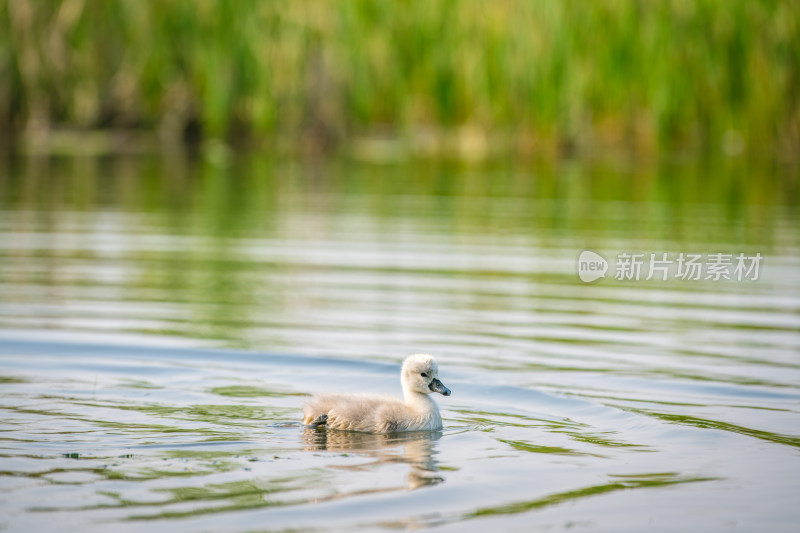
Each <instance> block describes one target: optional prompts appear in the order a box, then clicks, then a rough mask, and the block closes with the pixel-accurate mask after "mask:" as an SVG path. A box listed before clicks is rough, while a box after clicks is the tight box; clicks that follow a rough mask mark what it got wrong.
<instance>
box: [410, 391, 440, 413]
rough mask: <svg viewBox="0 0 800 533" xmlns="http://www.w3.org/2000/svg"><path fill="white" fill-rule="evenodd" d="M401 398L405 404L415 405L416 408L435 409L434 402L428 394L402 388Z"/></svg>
mask: <svg viewBox="0 0 800 533" xmlns="http://www.w3.org/2000/svg"><path fill="white" fill-rule="evenodd" d="M403 400H405V403H406V405H409V406H413V407H416V408H418V409H420V408H421V409H433V410H436V402H434V401H433V398H431V397H430V394H425V393H422V392H417V391H415V390H410V389H406V388H403Z"/></svg>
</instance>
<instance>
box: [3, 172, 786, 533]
mask: <svg viewBox="0 0 800 533" xmlns="http://www.w3.org/2000/svg"><path fill="white" fill-rule="evenodd" d="M37 164H44V163H42V162H39V163H37ZM107 164H108V163H103V162H95V165H96V166H92V164H89V163H86V162H85V161H84V162H82V163H81V162H74V163H72V164H67V165H62V164H57V163H54V162H51V163H49V164H48V165H49V166H48V165H45V166H46V168H47V172H43V171H41V169H39V170H36V168H34V167H36V165H34V164H31V168H28V167H25V166H24V165H22V166H21V167H19V168H16V170H14V172H11V173H9V174H7V175H2V174H0V189H2V190H3V191H6V192H8V194H7V195H5V196H2V195H0V420H2V423H0V530H2V531H43V532H46V531H98V532H99V531H103V532H106V531H129V530H130V531H141V530H143V529H145V528H147V529H148V530H153V531H169V532H170V533H177V532H181V531H186V532H189V531H191V532H194V531H232V532H234V531H235V532H246V531H262V530H263V531H288V530H292V531H358V530H364V531H373V530H396V529H426V528H434V527H435V528H436V530H437V531H471V530H484V529H486V528H491V529H493V530H497V531H504V530H526V531H560V530H566V529H586V530H591V531H641V530H644V529H651V530H660V531H676V530H693V531H700V530H702V531H717V530H720V531H724V530H745V531H754V530H757V531H793V530H794V528H795V527H796V524H797V522H798V519H800V514H799V513H798V507H797V501H798V497H799V496H800V357H798V354H799V353H800V333H798V332H800V274H799V273H800V238H798V228H799V227H800V225H798V218H797V215H796V212H795V211H794V207H793V206H792V205H791V203H789V205H787V203H786V202H785V200H783V199H781V197H780V196H779V195H778V196H775V197H770V196H768V195H767V196H764V195H761V196H758V195H756V194H750V193H753V191H750V193H748V194H744V195H737V194H730V195H729V196H728V198H733V199H734V200H731V202H733V203H729V202H723V201H720V202H715V201H713V200H707V199H705V200H703V201H700V199H698V198H694V199H693V198H691V187H689V186H687V188H686V189H684V190H682V192H680V191H679V192H680V194H686V195H689V198H688V199H686V198H680V199H679V200H678V201H676V200H675V198H673V196H672V195H673V194H678V193H676V192H675V191H671V189H669V188H660V187H658V186H655V185H654V186H653V188H652V189H648V188H647V185H648V184H649V183H650V182H648V181H647V179H649V178H646V177H645V178H643V177H641V176H640V177H637V178H635V179H634V178H630V177H626V175H625V174H624V173H611V175H612V177H611V178H604V177H602V176H599V177H598V176H597V175H593V174H591V173H584V172H582V171H576V172H575V173H570V172H571V171H570V172H566V171H564V172H565V173H564V174H562V173H561V171H554V174H553V175H552V176H550V175H548V174H547V173H546V172H544V173H543V174H541V175H537V176H536V178H535V179H534V180H533V181H526V180H527V178H525V179H520V180H519V181H515V179H516V178H515V179H510V180H509V181H507V182H506V181H502V180H500V181H499V182H493V181H491V180H477V181H476V180H475V176H474V172H473V171H465V170H457V169H456V170H453V169H450V170H447V171H446V172H444V171H443V173H444V175H445V176H444V177H445V178H446V179H444V178H443V179H441V180H439V181H436V180H432V181H425V179H427V178H425V179H418V180H417V179H413V178H408V181H407V182H404V183H407V184H408V190H404V189H402V190H401V188H399V187H393V186H391V185H387V183H389V182H388V181H386V180H383V181H376V179H375V175H374V170H372V171H365V170H363V169H361V168H360V167H358V168H350V167H347V168H345V170H339V171H333V170H331V171H330V172H331V173H332V174H331V175H327V176H326V177H322V178H321V177H320V176H318V175H317V174H315V172H319V170H315V171H308V170H298V169H297V168H295V167H292V166H288V167H285V168H283V167H280V168H277V169H276V168H273V167H271V166H266V167H261V166H259V164H256V163H252V166H246V165H245V166H244V167H235V168H234V169H228V170H227V171H224V170H220V169H213V168H210V169H209V168H206V167H201V168H199V169H194V170H185V169H184V170H181V171H176V170H175V169H171V170H170V172H173V171H174V172H176V173H177V174H175V175H173V174H170V173H168V172H166V171H165V170H164V169H161V168H160V167H158V166H156V167H152V166H148V165H151V164H152V163H147V161H144V162H142V161H139V162H130V161H129V162H127V163H121V162H117V163H114V164H113V165H111V167H109V168H110V170H109V168H107V167H106V166H105V165H107ZM87 165H88V166H87ZM114 165H119V166H114ZM37 168H38V167H37ZM153 168H155V170H153ZM106 171H107V172H106ZM182 172H185V173H186V174H185V175H184V174H182ZM336 172H342V173H343V175H344V176H345V177H342V176H339V175H338V174H336ZM393 172H398V171H396V170H391V169H388V170H386V173H388V174H392V173H393ZM509 175H510V176H512V177H513V176H514V174H513V172H511V173H510V174H509ZM42 176H47V177H42ZM134 178H136V179H134ZM672 178H674V176H670V179H671V180H672ZM626 179H631V180H632V181H631V182H630V183H629V184H628V185H629V186H620V182H625V180H626ZM58 180H60V181H58ZM570 180H572V181H570ZM604 180H608V181H604ZM675 180H677V182H678V183H680V177H677V178H675V179H674V180H672V181H668V183H670V184H674V183H675ZM723 181H724V180H723ZM729 181H730V184H731V185H730V186H731V187H734V186H736V187H743V188H746V187H752V186H753V185H752V184H750V182H749V181H746V180H743V181H741V182H739V181H736V179H734V178H730V180H729ZM689 182H691V180H689ZM498 183H499V184H498ZM528 183H533V184H534V185H530V187H531V189H530V190H525V187H524V186H527V185H525V184H528ZM565 183H566V184H569V183H572V184H573V185H571V186H567V185H565ZM655 183H656V184H658V183H662V182H661V181H658V179H656V182H655ZM726 183H727V182H726ZM476 184H478V185H476ZM480 184H484V185H480ZM598 184H599V185H598ZM572 186H574V187H575V188H574V189H573V188H570V187H572ZM671 186H672V185H671ZM675 186H676V187H677V186H678V185H675ZM448 187H449V188H448ZM481 187H486V189H481ZM504 187H505V189H504ZM565 187H566V188H565ZM515 188H517V189H520V188H521V189H523V190H521V192H520V191H517V190H515ZM737 190H738V189H737ZM76 191H77V192H76ZM576 191H578V192H576ZM581 191H591V194H590V193H586V194H584V193H583V192H581ZM660 191H667V192H663V193H662V192H660ZM670 191H671V192H670ZM687 191H688V192H687ZM662 194H663V196H660V195H662ZM776 194H777V193H776ZM642 195H643V196H642ZM752 198H755V200H751V199H752ZM737 199H738V200H737ZM765 206H766V207H765ZM586 248H589V249H593V250H596V251H598V252H601V253H603V254H605V255H606V256H607V257H613V256H614V255H615V254H617V253H619V252H620V251H626V250H627V251H641V252H668V253H671V254H677V253H679V252H687V253H704V254H709V253H719V252H725V253H731V254H737V253H740V252H744V253H748V254H752V253H756V252H759V253H762V254H763V255H764V257H765V260H764V264H763V269H762V271H761V276H760V278H759V279H758V280H757V281H745V282H736V281H721V282H713V281H705V280H703V281H698V282H687V281H681V280H675V279H671V280H668V281H658V280H649V281H646V280H640V281H629V282H623V281H618V280H614V279H605V280H600V281H598V282H596V283H593V284H584V283H582V282H580V281H579V280H578V278H577V276H576V270H575V262H576V259H577V256H578V254H579V253H580V251H581V250H583V249H586ZM612 277H613V276H612ZM418 351H428V352H431V353H434V354H436V355H437V357H438V359H439V364H440V376H441V378H442V380H443V381H444V383H445V384H446V385H447V386H448V387H449V388H450V389H451V390H452V391H453V395H452V396H450V397H447V398H445V397H437V401H438V403H439V405H440V407H441V409H442V415H443V419H444V426H445V427H444V429H443V431H441V432H438V433H433V434H429V433H422V434H418V433H411V434H403V435H364V434H357V433H346V432H335V431H326V430H324V429H322V430H310V429H306V428H303V427H302V426H301V425H300V424H299V419H300V407H301V405H302V402H303V401H304V399H305V398H306V397H307V396H308V395H309V394H313V393H315V392H319V391H331V392H335V391H340V392H344V391H348V392H349V391H361V392H373V393H390V394H396V395H399V394H400V386H399V380H398V368H399V363H400V361H401V360H402V358H403V357H404V356H405V355H407V354H409V353H413V352H418Z"/></svg>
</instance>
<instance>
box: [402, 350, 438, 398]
mask: <svg viewBox="0 0 800 533" xmlns="http://www.w3.org/2000/svg"><path fill="white" fill-rule="evenodd" d="M400 380H401V381H402V383H403V389H405V390H407V391H413V392H418V393H421V394H430V393H432V392H439V393H441V394H444V395H445V396H449V395H450V389H448V388H447V387H445V386H444V385H443V384H442V382H441V381H439V365H437V364H436V359H434V358H433V357H431V356H430V355H428V354H426V353H417V354H414V355H411V356H409V357H407V358H406V360H405V361H403V370H402V372H401V378H400Z"/></svg>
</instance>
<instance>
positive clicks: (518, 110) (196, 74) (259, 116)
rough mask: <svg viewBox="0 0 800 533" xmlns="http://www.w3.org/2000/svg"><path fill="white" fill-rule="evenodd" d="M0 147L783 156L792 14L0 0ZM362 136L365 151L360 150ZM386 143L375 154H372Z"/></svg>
mask: <svg viewBox="0 0 800 533" xmlns="http://www.w3.org/2000/svg"><path fill="white" fill-rule="evenodd" d="M0 128H2V131H3V132H4V133H3V134H0V143H2V144H9V143H10V142H11V141H13V140H15V139H19V138H22V139H27V141H28V142H31V139H36V138H37V135H38V136H39V137H42V136H44V135H46V134H47V133H48V132H52V131H56V130H64V129H68V130H80V131H85V130H98V129H101V130H142V131H152V132H155V133H156V134H157V135H156V136H155V137H156V138H157V139H158V140H159V142H163V141H176V142H181V141H185V140H199V139H220V140H225V141H227V142H231V143H234V144H237V143H255V144H257V145H258V146H267V147H276V146H280V145H281V143H284V144H289V145H292V146H295V147H300V148H311V149H328V148H333V147H337V146H343V145H346V146H350V147H356V149H359V150H362V151H363V152H365V153H366V154H367V155H369V154H373V155H375V154H377V155H378V156H380V155H381V154H383V153H385V152H386V150H387V149H389V151H390V152H391V150H392V149H393V148H392V146H393V145H391V144H389V145H385V144H380V143H377V144H376V143H375V142H373V141H374V140H376V139H377V140H381V139H387V138H388V139H392V140H398V139H399V140H401V141H402V142H404V143H405V145H407V146H409V147H410V149H412V150H414V151H416V152H423V153H434V154H436V153H440V152H442V151H446V150H449V149H453V150H456V151H458V152H459V153H463V154H466V155H469V154H477V155H481V154H484V153H489V152H491V151H492V150H493V149H495V148H497V147H498V146H499V147H504V148H510V149H512V150H514V151H517V152H520V153H537V152H540V151H545V152H546V151H554V152H564V151H572V150H580V149H583V148H584V147H589V146H599V147H623V148H625V149H634V150H636V151H640V152H644V153H649V152H657V151H660V150H668V151H672V152H675V151H677V150H681V149H686V148H689V149H713V150H722V151H723V152H727V153H729V154H737V153H740V152H742V151H746V150H757V151H760V152H768V153H770V154H775V153H777V154H782V155H786V154H789V155H790V156H792V157H794V153H795V152H796V148H797V146H798V145H800V9H798V4H797V3H796V2H793V1H770V0H764V1H753V0H727V1H724V2H723V1H718V0H671V1H669V0H667V1H650V0H639V1H633V0H632V1H626V2H622V1H613V0H598V1H593V2H585V1H580V0H567V1H511V0H492V1H481V0H473V1H459V0H430V1H425V2H400V1H397V2H385V1H380V0H364V1H352V2H348V1H339V2H337V1H323V0H320V1H314V2H279V1H275V2H267V1H263V2H262V1H256V0H238V1H235V2H231V1H226V0H196V1H191V2H190V1H165V0H162V1H156V0H147V1H138V0H131V1H123V0H119V1H110V2H109V1H105V0H38V1H26V0H0ZM365 139H366V140H371V141H370V142H366V141H364V140H365ZM387 146H388V148H387Z"/></svg>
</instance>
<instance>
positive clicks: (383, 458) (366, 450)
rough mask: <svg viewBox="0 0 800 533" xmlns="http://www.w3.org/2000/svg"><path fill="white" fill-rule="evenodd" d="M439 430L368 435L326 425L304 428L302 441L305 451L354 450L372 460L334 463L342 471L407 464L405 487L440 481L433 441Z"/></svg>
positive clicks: (341, 451) (423, 485)
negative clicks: (354, 462)
mask: <svg viewBox="0 0 800 533" xmlns="http://www.w3.org/2000/svg"><path fill="white" fill-rule="evenodd" d="M441 437H442V432H441V431H435V432H428V431H425V432H409V433H387V434H372V433H360V432H356V431H337V430H333V429H327V428H306V429H305V430H304V432H303V442H304V443H305V445H306V448H305V449H306V450H308V451H327V452H336V453H348V454H349V453H354V454H358V455H362V456H367V457H369V458H371V459H372V461H370V462H367V463H360V464H357V465H337V466H336V467H335V468H339V469H342V470H353V471H364V470H372V469H375V468H379V467H381V466H383V465H393V464H398V463H399V464H406V465H408V466H409V471H408V475H407V476H406V482H407V486H408V489H409V490H413V489H418V488H421V487H425V486H430V485H437V484H439V483H442V482H443V481H444V477H442V476H441V475H440V469H439V467H438V465H437V461H436V460H435V455H436V450H435V444H436V442H437V441H438V440H439V439H440V438H441Z"/></svg>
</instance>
